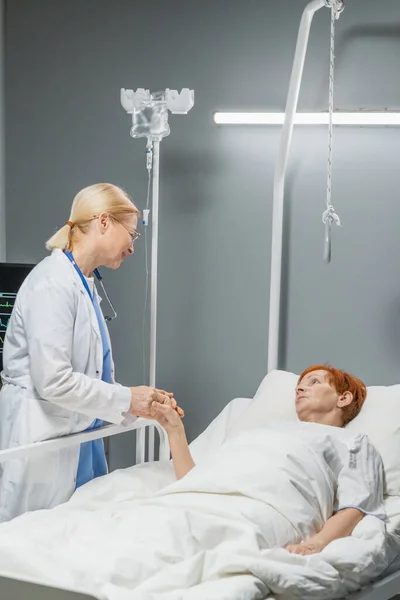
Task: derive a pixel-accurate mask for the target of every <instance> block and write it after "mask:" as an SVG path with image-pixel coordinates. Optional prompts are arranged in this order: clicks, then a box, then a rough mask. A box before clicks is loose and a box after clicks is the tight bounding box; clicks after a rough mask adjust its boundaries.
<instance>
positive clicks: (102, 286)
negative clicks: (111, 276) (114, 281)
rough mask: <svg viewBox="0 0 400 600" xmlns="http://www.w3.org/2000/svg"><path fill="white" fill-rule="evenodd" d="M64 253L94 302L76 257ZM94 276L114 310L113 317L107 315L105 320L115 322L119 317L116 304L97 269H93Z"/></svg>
mask: <svg viewBox="0 0 400 600" xmlns="http://www.w3.org/2000/svg"><path fill="white" fill-rule="evenodd" d="M63 252H64V254H65V255H66V257H67V258H68V260H69V261H70V262H71V263H72V265H73V266H74V268H75V270H76V271H77V272H78V275H79V277H80V278H81V280H82V283H83V285H84V286H85V288H86V291H87V293H88V294H89V296H90V298H91V300H92V301H93V298H92V294H91V292H90V290H89V287H88V285H87V282H86V280H85V276H84V275H83V273H82V271H81V270H80V268H79V267H78V265H77V264H76V262H75V259H74V255H73V254H72V252H69V251H68V250H64V251H63ZM93 275H94V276H95V277H96V279H97V281H98V282H99V283H100V285H101V289H102V290H103V292H104V295H105V297H106V300H107V302H108V304H109V305H110V308H111V310H112V313H113V314H112V316H111V317H110V316H106V315H104V319H105V320H106V321H113V320H114V319H116V318H117V316H118V315H117V311H116V310H115V308H114V304H113V303H112V302H111V300H110V296H109V295H108V294H107V290H106V288H105V287H104V283H103V278H102V276H101V275H100V271H99V270H98V269H97V268H96V269H93Z"/></svg>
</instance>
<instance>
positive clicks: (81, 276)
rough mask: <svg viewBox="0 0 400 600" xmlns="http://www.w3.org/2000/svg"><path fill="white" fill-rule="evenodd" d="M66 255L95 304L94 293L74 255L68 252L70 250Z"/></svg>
mask: <svg viewBox="0 0 400 600" xmlns="http://www.w3.org/2000/svg"><path fill="white" fill-rule="evenodd" d="M64 254H65V256H66V257H67V258H68V259H69V260H70V261H71V263H72V264H73V266H74V267H75V271H76V272H77V273H78V275H79V277H80V278H81V280H82V283H83V285H84V287H85V290H86V291H87V293H88V294H89V298H90V299H91V301H92V303H93V302H94V300H93V296H92V292H91V291H90V289H89V286H88V282H87V281H86V279H85V276H84V274H83V273H82V271H81V270H80V268H79V267H78V265H77V264H76V262H75V259H74V257H73V255H72V254H71V252H68V250H64Z"/></svg>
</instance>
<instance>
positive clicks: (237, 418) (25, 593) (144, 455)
mask: <svg viewBox="0 0 400 600" xmlns="http://www.w3.org/2000/svg"><path fill="white" fill-rule="evenodd" d="M276 373H277V375H278V376H279V377H278V379H279V378H280V379H282V377H283V378H284V379H286V378H288V377H295V375H293V374H288V373H285V372H280V371H277V372H276ZM276 378H277V377H276V376H275V375H274V373H272V374H269V375H268V376H267V377H266V378H265V380H264V381H263V382H262V383H261V385H260V387H259V390H258V391H257V393H256V395H255V396H254V398H253V399H248V398H241V399H235V400H233V401H231V402H230V403H229V404H228V405H227V407H225V409H224V410H223V411H222V413H221V414H220V415H218V416H217V417H216V419H215V420H214V421H213V422H212V423H211V425H210V426H209V427H208V428H207V429H206V431H205V432H203V434H201V435H200V436H199V438H197V440H195V441H194V442H192V444H191V451H192V454H193V456H194V458H195V460H196V461H197V459H198V456H200V454H201V453H202V452H204V449H205V448H206V447H207V450H208V451H210V452H212V451H213V450H214V449H215V448H217V446H218V444H221V442H222V441H223V440H224V439H225V437H226V436H227V432H228V431H232V430H234V428H235V425H236V424H237V423H241V424H243V422H245V419H246V415H249V411H250V416H251V410H253V413H254V409H255V410H257V403H260V400H261V401H262V402H264V400H263V398H264V397H265V398H267V400H266V409H268V410H269V408H268V398H270V397H271V395H273V396H274V394H275V393H276V383H274V380H276ZM265 381H267V383H266V384H265ZM271 381H272V384H271ZM292 384H293V379H290V380H289V385H287V392H285V393H283V396H282V397H283V400H282V402H281V404H280V407H279V409H278V412H277V413H276V414H275V415H272V417H273V418H274V417H276V418H280V417H283V416H289V417H290V415H287V414H284V413H287V410H286V408H285V406H284V405H285V402H286V400H285V398H286V397H287V398H289V390H290V393H292V390H293V385H292ZM271 386H272V387H271ZM274 386H275V387H274ZM391 388H396V394H397V396H399V398H400V386H391ZM391 388H390V389H391ZM397 388H398V389H397ZM377 389H378V388H377ZM379 389H381V388H379ZM387 389H388V390H389V388H387ZM370 390H372V391H371V392H370ZM369 393H370V394H371V397H372V396H373V395H374V388H369ZM281 395H282V394H281ZM380 397H382V394H381V396H380ZM282 406H283V408H284V411H283V412H282V410H283V409H282ZM388 409H389V405H388ZM279 411H280V413H279ZM253 416H254V414H253ZM367 416H368V415H367ZM382 418H385V415H383V416H382ZM126 431H136V436H137V439H136V455H135V459H136V463H137V464H139V465H142V466H141V467H139V468H143V466H145V465H144V463H149V468H151V465H150V463H152V462H153V461H154V459H156V458H157V454H158V456H159V458H160V459H161V460H162V461H166V459H169V446H168V440H167V436H166V433H165V431H164V430H163V429H162V428H161V427H160V426H159V424H158V423H154V422H152V421H149V420H145V419H138V420H137V421H136V422H135V423H133V424H132V425H129V426H128V427H122V426H108V427H105V428H103V430H102V431H101V430H100V431H97V432H90V433H88V432H85V433H82V434H75V435H72V436H66V437H65V438H61V439H56V440H49V441H46V442H43V443H40V444H34V445H32V446H30V447H24V448H18V449H11V450H6V451H2V452H1V453H0V461H4V460H6V459H7V458H8V456H12V457H13V458H15V457H16V456H23V455H24V454H25V455H27V454H29V455H31V454H32V452H35V453H42V452H47V451H49V450H53V449H54V448H56V447H57V448H59V447H66V446H69V445H71V444H77V443H81V442H82V441H85V440H87V439H94V438H95V437H97V438H99V437H102V436H107V437H109V436H110V435H115V434H118V433H123V432H126ZM156 436H157V437H158V439H157V437H156ZM34 446H35V447H34ZM145 468H146V469H147V468H148V467H147V466H145ZM134 469H136V467H133V470H134ZM109 477H112V475H110V476H109ZM394 500H395V501H394V503H393V502H392V504H391V509H390V510H391V513H392V514H391V517H394V522H395V523H396V525H395V528H396V529H397V528H398V529H399V532H400V496H399V497H398V498H396V499H394ZM0 534H1V529H0ZM0 545H1V535H0ZM399 569H400V555H399V556H396V557H395V560H393V561H392V562H391V564H390V565H389V567H388V568H387V569H386V572H385V573H384V574H383V575H384V576H382V577H380V578H379V579H378V580H377V581H375V582H374V583H372V584H370V585H367V586H366V587H364V588H363V589H362V590H360V591H357V592H356V593H353V594H350V595H349V596H347V597H348V598H349V599H350V600H400V571H399ZM21 573H22V572H21ZM269 597H270V596H269ZM277 597H278V596H277ZM323 597H325V598H327V597H328V596H326V595H325V596H323ZM0 598H1V599H2V600H94V598H95V597H94V596H91V595H87V594H82V593H77V592H76V591H74V590H68V589H64V588H55V587H51V586H48V585H42V582H41V583H40V584H39V583H38V582H33V581H29V580H28V579H27V577H26V575H23V574H21V577H20V578H16V577H15V574H14V575H13V577H10V576H8V574H7V573H6V572H4V570H3V569H2V568H1V564H0ZM271 598H275V596H271ZM249 600H250V598H249Z"/></svg>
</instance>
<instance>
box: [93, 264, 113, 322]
mask: <svg viewBox="0 0 400 600" xmlns="http://www.w3.org/2000/svg"><path fill="white" fill-rule="evenodd" d="M93 275H94V276H95V277H96V279H97V281H98V282H99V284H100V286H101V289H102V291H103V292H104V295H105V297H106V300H107V302H108V304H109V305H110V308H111V310H112V313H113V314H112V316H111V317H110V316H106V315H104V318H105V320H106V321H113V320H114V319H116V318H117V316H118V315H117V311H116V310H115V308H114V304H113V303H112V302H111V300H110V296H109V295H108V294H107V290H106V288H105V287H104V283H103V277H102V276H101V275H100V271H99V270H98V269H94V270H93Z"/></svg>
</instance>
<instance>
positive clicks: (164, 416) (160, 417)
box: [152, 401, 185, 433]
mask: <svg viewBox="0 0 400 600" xmlns="http://www.w3.org/2000/svg"><path fill="white" fill-rule="evenodd" d="M152 409H153V418H154V419H155V420H156V421H158V423H160V425H161V426H162V427H164V429H165V430H166V431H167V432H168V433H172V432H173V431H175V430H180V429H183V425H182V421H181V418H182V417H183V416H184V414H185V413H184V412H183V410H182V409H181V408H180V407H179V406H176V408H174V407H173V406H172V405H171V403H170V402H168V401H167V402H165V403H164V404H159V403H158V402H153V404H152Z"/></svg>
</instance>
